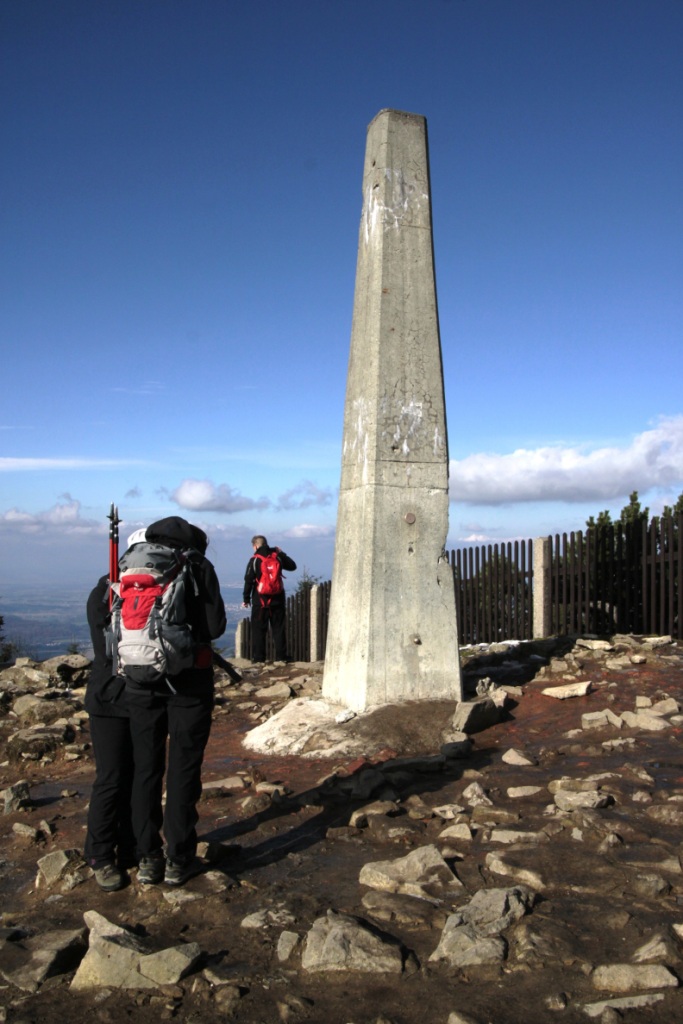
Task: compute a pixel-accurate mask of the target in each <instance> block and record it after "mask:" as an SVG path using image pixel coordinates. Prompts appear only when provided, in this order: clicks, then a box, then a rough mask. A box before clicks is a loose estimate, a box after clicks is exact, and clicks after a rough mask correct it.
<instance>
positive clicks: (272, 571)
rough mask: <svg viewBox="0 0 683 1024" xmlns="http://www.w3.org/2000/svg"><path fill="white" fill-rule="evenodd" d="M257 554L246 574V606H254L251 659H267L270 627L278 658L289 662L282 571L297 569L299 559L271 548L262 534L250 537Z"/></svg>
mask: <svg viewBox="0 0 683 1024" xmlns="http://www.w3.org/2000/svg"><path fill="white" fill-rule="evenodd" d="M251 546H252V547H253V549H254V554H253V555H252V557H251V558H250V559H249V561H248V563H247V569H246V572H245V574H244V592H243V595H242V600H243V604H242V607H243V608H248V607H249V606H251V660H252V661H253V662H255V663H256V664H258V663H260V662H264V661H265V660H266V637H267V635H268V626H270V629H271V632H272V635H273V646H274V648H275V660H276V661H287V660H288V657H287V633H286V620H285V615H286V604H285V588H284V584H283V582H282V570H283V569H286V570H287V572H294V570H295V569H296V562H294V561H293V560H292V559H291V558H290V557H289V556H288V555H286V554H285V553H284V551H282V550H281V549H280V548H271V547H269V545H268V541H267V540H266V538H265V537H263V536H261V534H257V535H256V536H255V537H252V539H251Z"/></svg>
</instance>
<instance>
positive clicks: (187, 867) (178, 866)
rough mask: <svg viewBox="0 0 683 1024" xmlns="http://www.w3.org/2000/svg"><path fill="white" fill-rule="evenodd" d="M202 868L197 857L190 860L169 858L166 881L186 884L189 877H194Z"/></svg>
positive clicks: (172, 883)
mask: <svg viewBox="0 0 683 1024" xmlns="http://www.w3.org/2000/svg"><path fill="white" fill-rule="evenodd" d="M200 870H201V865H200V863H199V861H198V860H197V858H196V857H193V858H192V860H188V861H177V860H167V861H166V873H165V874H164V882H166V885H184V884H185V882H187V880H188V878H192V876H193V875H196V874H198V873H199V871H200Z"/></svg>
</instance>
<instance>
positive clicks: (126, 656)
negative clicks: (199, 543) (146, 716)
mask: <svg viewBox="0 0 683 1024" xmlns="http://www.w3.org/2000/svg"><path fill="white" fill-rule="evenodd" d="M193 556H195V557H199V553H198V552H196V551H194V550H192V549H187V550H184V551H179V550H178V549H176V548H171V547H168V546H166V545H165V544H154V543H152V542H149V541H145V542H143V543H140V544H134V545H133V547H131V548H129V549H128V551H126V552H125V554H124V555H123V556H122V558H121V560H120V561H119V582H118V583H114V584H112V590H113V591H114V597H113V600H112V609H111V636H112V651H111V654H112V658H113V662H114V671H115V672H123V673H125V675H126V676H128V677H129V678H130V679H132V680H133V681H134V682H136V683H142V684H144V683H147V684H150V683H157V682H160V681H162V680H164V679H166V678H167V677H168V676H174V675H177V674H178V672H181V671H182V670H183V669H185V668H190V667H191V666H192V665H193V664H194V658H195V642H194V638H193V635H192V628H191V626H190V624H189V623H188V621H187V608H186V597H187V594H188V588H192V591H193V593H194V594H197V592H198V590H197V584H196V582H195V579H194V576H193V573H192V568H191V559H192V557H193Z"/></svg>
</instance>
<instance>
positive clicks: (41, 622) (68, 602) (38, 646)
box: [0, 584, 245, 661]
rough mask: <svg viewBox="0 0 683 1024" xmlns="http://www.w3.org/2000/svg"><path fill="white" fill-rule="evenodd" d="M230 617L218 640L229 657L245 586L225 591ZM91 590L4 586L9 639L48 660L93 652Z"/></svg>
mask: <svg viewBox="0 0 683 1024" xmlns="http://www.w3.org/2000/svg"><path fill="white" fill-rule="evenodd" d="M221 590H222V594H223V600H224V601H225V608H226V612H227V618H228V627H227V629H226V631H225V633H224V635H223V636H222V637H221V639H220V640H219V641H218V645H217V646H218V647H219V648H220V649H221V650H222V651H223V653H224V654H225V655H226V656H229V655H230V654H232V653H234V649H235V630H236V628H237V623H238V622H239V621H240V619H242V618H244V615H245V610H244V609H243V608H242V607H241V601H242V588H241V586H225V587H222V588H221ZM88 594H89V589H88V588H87V587H84V588H81V587H58V586H50V585H46V584H44V585H41V586H35V585H33V586H31V585H27V584H3V587H2V591H1V592H0V615H2V616H3V618H4V626H3V633H4V638H5V640H9V641H12V642H14V643H16V644H17V646H18V648H19V654H20V655H26V656H28V657H31V658H34V659H35V660H36V661H44V660H45V659H46V658H51V657H53V655H55V654H63V653H64V652H65V651H66V650H67V649H68V648H69V647H73V645H77V649H78V650H79V651H80V652H82V653H83V654H85V655H90V654H91V653H92V646H91V643H90V632H89V630H88V623H87V619H86V613H85V606H86V602H87V600H88Z"/></svg>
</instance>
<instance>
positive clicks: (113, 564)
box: [107, 501, 121, 611]
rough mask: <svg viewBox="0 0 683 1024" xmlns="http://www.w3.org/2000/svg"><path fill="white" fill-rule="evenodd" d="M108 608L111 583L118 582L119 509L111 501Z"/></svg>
mask: <svg viewBox="0 0 683 1024" xmlns="http://www.w3.org/2000/svg"><path fill="white" fill-rule="evenodd" d="M107 519H108V520H109V610H110V611H111V605H112V601H113V599H114V592H113V590H112V589H111V584H112V583H118V582H119V523H120V522H121V520H120V519H119V510H118V508H117V506H116V505H115V504H114V502H113V501H112V503H111V508H110V509H109V515H108V516H107Z"/></svg>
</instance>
